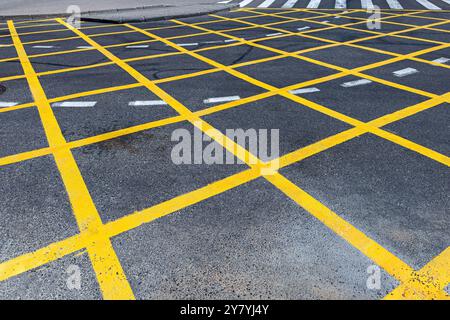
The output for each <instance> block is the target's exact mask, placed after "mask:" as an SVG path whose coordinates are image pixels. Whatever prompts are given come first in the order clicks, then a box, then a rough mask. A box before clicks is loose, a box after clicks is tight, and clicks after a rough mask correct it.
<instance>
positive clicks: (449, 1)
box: [442, 0, 450, 4]
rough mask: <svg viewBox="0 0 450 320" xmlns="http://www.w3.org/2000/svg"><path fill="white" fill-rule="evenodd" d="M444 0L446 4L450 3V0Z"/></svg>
mask: <svg viewBox="0 0 450 320" xmlns="http://www.w3.org/2000/svg"><path fill="white" fill-rule="evenodd" d="M442 1H444V2H445V3H446V4H450V0H442Z"/></svg>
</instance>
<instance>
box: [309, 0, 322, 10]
mask: <svg viewBox="0 0 450 320" xmlns="http://www.w3.org/2000/svg"><path fill="white" fill-rule="evenodd" d="M319 5H320V0H311V1H310V2H309V3H308V5H307V6H306V7H307V8H309V9H317V8H318V7H319Z"/></svg>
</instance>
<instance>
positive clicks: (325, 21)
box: [320, 20, 330, 23]
mask: <svg viewBox="0 0 450 320" xmlns="http://www.w3.org/2000/svg"><path fill="white" fill-rule="evenodd" d="M320 22H322V23H328V22H330V20H323V21H320Z"/></svg>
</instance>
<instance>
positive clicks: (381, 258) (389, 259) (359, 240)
mask: <svg viewBox="0 0 450 320" xmlns="http://www.w3.org/2000/svg"><path fill="white" fill-rule="evenodd" d="M59 22H61V23H62V24H64V22H63V21H62V20H59ZM67 27H68V28H70V27H71V26H69V25H67ZM129 27H130V28H132V29H135V30H139V29H138V28H136V27H133V26H129ZM73 31H74V32H75V33H77V34H78V35H79V36H80V37H83V38H84V39H85V41H87V42H89V43H90V44H91V45H92V46H94V47H96V48H97V49H98V50H99V51H100V52H102V53H103V54H104V55H105V56H106V57H108V58H109V59H110V60H112V61H115V62H116V64H117V65H118V66H120V67H122V68H123V69H124V70H125V71H127V72H128V73H129V74H130V75H131V76H133V77H134V78H135V79H136V80H137V81H138V82H141V83H143V84H145V86H146V87H147V88H148V89H149V90H151V91H152V92H153V93H155V94H156V95H157V96H158V97H159V98H161V99H163V100H164V101H166V102H167V103H168V104H169V105H170V106H171V107H172V108H174V109H175V110H176V111H177V112H179V113H180V114H181V115H183V116H184V117H186V118H187V119H188V120H189V121H190V122H191V123H192V124H193V125H194V126H196V127H197V128H198V129H200V130H201V131H203V132H204V133H205V134H207V135H208V136H210V137H211V138H212V139H214V140H215V141H216V142H218V143H219V144H220V145H222V146H223V147H224V148H225V149H226V150H228V151H230V152H231V153H232V154H234V155H235V156H236V157H237V158H239V159H241V160H243V161H244V162H246V163H247V164H248V165H250V166H251V168H252V169H255V170H258V171H259V170H261V169H262V168H264V164H263V163H262V162H261V160H259V159H258V158H256V157H255V156H254V155H253V154H251V153H250V152H248V151H247V150H246V149H244V148H242V147H241V146H239V145H237V144H236V143H235V142H234V141H231V140H230V139H229V138H228V137H226V136H224V135H223V134H222V133H220V132H219V131H218V130H216V129H215V128H213V127H212V126H211V125H209V124H208V123H206V122H205V121H203V120H201V119H200V118H198V117H196V116H195V115H194V114H193V113H192V112H191V111H190V110H189V109H187V108H186V107H185V106H183V105H182V104H181V103H180V102H178V101H177V100H176V99H174V98H173V97H171V96H170V95H169V94H167V93H166V92H165V91H163V90H161V89H160V88H159V87H158V86H156V85H154V84H153V83H152V82H151V81H149V80H148V79H147V78H145V77H143V76H142V75H141V74H140V73H139V72H137V71H136V70H135V69H133V68H131V67H130V66H129V65H127V64H126V63H124V62H123V61H122V60H120V59H118V58H117V57H115V56H114V55H113V54H111V53H110V52H109V51H108V50H106V49H105V48H103V47H102V46H100V45H98V44H97V43H96V42H95V41H93V40H92V39H90V38H89V37H88V36H86V35H84V34H83V33H82V32H81V31H79V30H76V29H74V30H73ZM141 32H142V33H143V34H148V35H149V36H150V37H153V38H155V39H158V40H160V41H162V42H164V43H166V44H168V45H170V46H172V47H173V48H176V49H177V50H179V51H187V50H186V49H184V48H182V47H180V46H178V45H176V44H173V43H171V42H170V41H168V40H165V39H163V38H160V37H157V36H155V35H152V34H150V33H148V32H145V31H142V30H141ZM189 54H190V55H192V56H194V57H197V56H198V55H197V54H195V53H192V52H190V53H189ZM199 59H200V60H202V61H204V62H207V63H209V64H211V65H212V66H215V67H218V68H222V69H223V70H224V71H225V70H226V71H228V69H229V68H226V67H225V66H223V65H220V64H219V63H217V62H215V61H212V60H209V59H207V58H203V57H199ZM232 71H234V70H232ZM261 172H262V171H261ZM264 177H265V178H266V179H267V180H268V181H270V182H271V183H273V184H274V185H275V186H276V187H278V188H280V189H281V190H282V191H283V192H285V193H286V194H287V195H289V196H292V192H291V191H292V189H293V187H292V186H289V185H287V184H286V181H281V183H280V179H285V178H283V177H281V175H279V174H275V175H266V176H264ZM299 190H300V189H299V188H298V187H297V189H296V190H295V191H296V194H295V197H294V200H297V201H299V204H300V205H302V206H303V207H306V208H307V210H308V211H310V212H311V211H312V212H311V213H312V214H313V215H314V216H315V217H317V218H319V219H321V221H322V222H325V224H326V225H327V226H328V227H331V228H332V230H333V231H335V232H337V233H338V234H339V235H340V236H341V237H343V238H344V239H346V240H347V241H349V242H350V243H352V244H353V245H356V246H357V248H358V249H361V250H363V251H362V252H363V253H364V254H366V255H368V256H369V257H370V258H371V259H373V260H374V261H376V262H377V263H378V264H379V265H380V266H382V267H383V268H384V269H385V270H386V271H388V272H389V273H390V274H392V275H393V276H395V277H396V278H398V279H402V280H403V279H406V276H405V274H407V275H409V274H410V273H411V271H412V270H411V268H410V267H409V266H407V265H406V264H404V263H403V262H402V261H401V260H399V259H398V258H396V257H395V256H394V255H392V254H391V253H389V252H388V251H387V250H385V249H384V248H382V247H381V246H379V245H378V244H377V243H376V242H374V241H373V240H371V239H370V238H368V237H366V236H365V235H364V234H362V233H361V232H360V231H358V230H356V229H351V228H350V227H351V225H350V224H348V223H347V222H345V221H344V220H342V219H341V220H339V219H337V218H338V217H337V215H335V216H330V215H328V216H325V214H324V212H329V211H330V210H329V209H327V208H326V207H324V206H323V205H322V207H320V208H319V212H318V211H317V210H316V207H317V206H318V205H319V204H320V202H318V201H317V200H315V199H313V198H312V197H310V196H309V195H308V196H309V198H307V197H306V196H305V195H304V194H300V196H301V199H300V200H298V199H297V197H298V196H299ZM311 203H312V205H311ZM324 208H326V210H324Z"/></svg>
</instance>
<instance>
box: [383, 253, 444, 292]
mask: <svg viewBox="0 0 450 320" xmlns="http://www.w3.org/2000/svg"><path fill="white" fill-rule="evenodd" d="M449 283H450V247H447V248H446V249H445V250H444V251H443V252H442V253H441V254H440V255H438V256H437V257H436V258H434V259H433V260H432V261H431V262H429V263H428V264H427V265H426V266H424V267H423V268H422V269H420V270H419V271H417V272H413V274H412V275H411V277H410V278H409V279H407V281H405V282H403V283H402V284H401V285H399V286H398V287H397V288H396V289H394V290H393V291H392V292H390V293H389V294H388V295H387V296H386V297H385V299H386V300H436V299H440V300H450V296H449V295H448V294H447V293H446V292H445V291H444V289H445V287H446V286H447V285H448V284H449Z"/></svg>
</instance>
